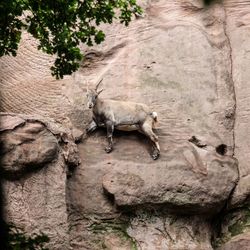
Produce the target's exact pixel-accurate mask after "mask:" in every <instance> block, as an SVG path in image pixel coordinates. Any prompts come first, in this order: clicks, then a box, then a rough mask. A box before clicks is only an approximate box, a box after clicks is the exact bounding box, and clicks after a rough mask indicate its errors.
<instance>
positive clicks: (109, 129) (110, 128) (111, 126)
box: [105, 121, 114, 153]
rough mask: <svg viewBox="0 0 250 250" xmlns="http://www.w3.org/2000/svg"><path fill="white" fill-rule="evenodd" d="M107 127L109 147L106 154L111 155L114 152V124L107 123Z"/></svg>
mask: <svg viewBox="0 0 250 250" xmlns="http://www.w3.org/2000/svg"><path fill="white" fill-rule="evenodd" d="M106 127H107V138H108V146H107V147H106V148H105V151H106V153H110V152H111V151H112V150H113V132H114V123H113V122H112V121H108V122H106Z"/></svg>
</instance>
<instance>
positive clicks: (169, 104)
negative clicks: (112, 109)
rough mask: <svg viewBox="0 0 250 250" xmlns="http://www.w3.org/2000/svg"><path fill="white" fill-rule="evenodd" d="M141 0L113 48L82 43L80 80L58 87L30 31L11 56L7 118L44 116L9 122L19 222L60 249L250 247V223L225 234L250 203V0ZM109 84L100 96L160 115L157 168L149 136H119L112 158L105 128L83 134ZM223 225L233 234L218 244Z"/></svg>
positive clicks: (4, 101)
mask: <svg viewBox="0 0 250 250" xmlns="http://www.w3.org/2000/svg"><path fill="white" fill-rule="evenodd" d="M139 3H141V4H142V6H143V9H144V13H143V15H142V16H141V17H137V18H136V19H134V20H133V22H132V23H131V25H130V26H129V27H127V28H124V27H123V26H121V25H120V24H118V23H114V24H112V27H110V26H107V27H106V26H105V25H104V26H103V29H104V31H105V33H106V41H105V42H104V43H103V44H101V45H98V46H94V47H92V48H85V47H82V49H83V50H84V52H85V54H86V57H85V60H84V61H83V62H82V63H81V68H80V69H79V71H78V72H76V73H75V74H73V76H69V77H65V79H63V80H60V81H56V80H54V79H53V78H52V76H51V75H50V72H49V67H50V66H51V64H52V63H53V58H51V57H49V56H47V55H44V54H42V53H41V52H38V51H37V49H36V46H37V43H36V42H35V41H34V39H32V38H31V37H29V35H27V34H26V33H24V34H23V39H22V42H21V44H20V49H19V53H18V55H17V57H16V58H12V57H3V58H1V59H0V75H1V81H0V86H1V111H4V112H14V113H22V114H27V115H28V116H29V115H32V117H33V118H32V119H28V118H27V117H28V116H25V115H19V116H18V115H10V114H8V115H7V116H6V115H4V116H3V117H2V121H3V122H2V124H1V126H2V128H1V130H0V131H1V137H2V138H3V141H4V142H5V143H4V151H3V163H4V164H3V169H2V170H3V173H4V176H5V180H4V187H5V190H6V198H7V203H6V204H7V205H6V211H7V214H8V216H7V217H8V219H9V220H10V221H14V222H15V223H16V224H21V225H22V226H24V227H25V229H26V230H27V231H28V232H33V231H35V230H41V231H44V232H45V233H47V234H48V235H49V236H50V237H51V239H52V242H54V244H55V245H54V246H55V247H54V246H53V247H52V249H56V248H58V249H70V248H71V249H90V250H97V249H98V250H100V249H105V248H106V249H112V250H115V249H119V250H120V249H124V250H125V249H136V248H137V249H143V250H165V249H176V250H181V249H183V250H184V249H185V250H186V249H190V250H192V249H199V250H200V249H202V250H203V249H204V250H206V249H213V247H221V249H239V248H242V249H244V248H243V245H244V244H245V245H246V246H247V244H248V243H247V240H248V226H247V225H248V222H247V221H246V223H245V224H244V228H241V230H236V231H234V233H230V234H228V233H226V232H228V231H230V230H227V229H228V228H229V227H230V226H232V224H230V223H233V222H234V218H235V217H232V216H231V215H232V214H234V209H237V211H238V209H239V210H240V211H241V212H242V211H243V210H242V209H243V208H242V207H244V209H246V207H248V206H249V197H250V181H249V180H250V177H249V173H250V167H249V164H248V162H249V159H248V158H249V157H250V154H249V153H248V151H249V146H250V145H249V141H250V140H248V137H249V133H248V130H249V122H250V121H249V115H248V113H249V108H248V106H249V105H248V102H249V100H248V99H249V96H250V95H249V91H250V90H249V87H248V85H249V84H248V74H249V70H248V64H249V63H248V61H249V58H248V56H249V55H248V54H249V44H250V43H249V42H250V41H249V37H250V36H249V32H250V31H249V30H250V29H249V24H250V20H249V18H250V16H249V10H250V7H249V6H250V4H249V3H248V2H247V1H242V0H241V1H240V0H227V1H218V2H217V1H215V2H214V3H213V4H211V5H209V6H205V5H204V3H203V1H201V0H197V1H196V0H183V1H164V0H157V1H156V0H152V1H139ZM101 78H103V82H102V88H104V89H105V91H104V92H103V93H102V94H101V97H102V98H111V99H115V100H123V101H126V100H128V101H134V102H141V103H145V104H147V105H148V106H150V107H151V108H152V110H153V111H156V112H157V113H158V120H159V122H158V123H157V126H156V130H155V132H156V134H157V135H158V136H159V143H160V146H161V156H160V158H159V159H158V160H157V161H153V160H152V159H151V157H150V152H151V150H152V146H151V144H150V142H149V141H148V140H147V139H146V138H145V137H144V136H143V135H141V134H138V133H125V132H115V134H114V151H113V152H112V153H111V154H106V153H105V151H104V147H105V145H106V143H107V142H106V131H105V129H99V130H98V131H96V132H94V133H93V134H91V135H89V136H87V135H86V134H85V129H86V126H87V124H88V123H89V122H90V120H91V111H90V110H88V109H87V107H86V99H85V95H86V89H87V87H88V86H94V85H95V84H96V83H97V82H98V81H99V80H100V79H101ZM34 115H36V116H38V115H39V119H37V118H35V119H34ZM42 117H46V118H42ZM47 120H49V121H51V120H52V121H53V122H46V121H47ZM54 122H56V124H57V126H59V125H60V126H59V127H60V128H59V127H56V128H54V127H53V126H54V125H51V124H55V123H54ZM74 141H78V142H79V141H81V143H80V144H78V148H77V147H76V145H75V144H74ZM38 149H39V150H38ZM78 153H79V155H80V158H81V165H80V166H78V167H77V168H75V169H74V171H71V172H69V173H68V178H66V168H65V164H66V165H68V166H76V165H78V163H79V159H78ZM20 156H22V157H20ZM13 176H15V178H14V179H13ZM31 190H32V191H31ZM12 197H13V198H12ZM55 197H58V198H55ZM14 201H15V202H14ZM19 201H22V202H19ZM31 204H32V205H31ZM33 204H34V205H33ZM36 204H37V205H36ZM247 209H248V208H247ZM8 211H9V212H8ZM10 211H12V212H10ZM55 211H58V212H55ZM241 212H239V214H241ZM222 214H223V216H222ZM224 214H226V216H225V217H224ZM38 215H39V216H38ZM217 215H218V217H217ZM227 215H228V216H227ZM211 217H213V220H216V219H217V221H219V222H220V223H221V225H222V226H221V228H222V229H221V230H222V232H221V234H220V235H218V236H216V237H217V238H216V237H215V238H216V241H217V242H219V243H218V244H217V245H216V244H213V247H212V244H211V238H212V236H213V235H214V227H213V226H214V224H213V221H212V220H211ZM236 217H237V218H239V221H245V220H243V217H238V216H236ZM23 218H24V219H23ZM244 218H245V217H244ZM219 222H218V223H219ZM239 223H240V222H239ZM215 224H216V223H215ZM51 225H55V226H53V227H51ZM216 225H217V224H216ZM60 226H61V230H59V231H57V230H58V227H60ZM230 228H231V227H230ZM223 230H224V231H223ZM57 233H58V234H59V235H57ZM241 234H242V235H241ZM63 238H64V239H65V240H63ZM237 244H238V245H237ZM241 244H243V245H241ZM59 246H61V248H60V247H59ZM230 247H231V248H230Z"/></svg>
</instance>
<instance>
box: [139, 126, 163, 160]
mask: <svg viewBox="0 0 250 250" xmlns="http://www.w3.org/2000/svg"><path fill="white" fill-rule="evenodd" d="M141 130H142V132H143V134H145V135H146V136H147V137H149V138H150V140H151V141H152V142H153V153H152V155H151V156H152V158H153V159H154V160H157V159H158V158H159V156H160V145H159V142H158V136H157V135H156V134H155V133H154V132H153V130H152V127H151V126H150V125H149V124H147V123H144V124H143V125H142V127H141Z"/></svg>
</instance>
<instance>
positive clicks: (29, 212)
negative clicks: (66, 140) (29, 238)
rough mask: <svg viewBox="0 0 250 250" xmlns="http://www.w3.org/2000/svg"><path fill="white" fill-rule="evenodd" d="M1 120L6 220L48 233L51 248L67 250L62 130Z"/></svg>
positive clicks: (8, 117) (27, 119)
mask: <svg viewBox="0 0 250 250" xmlns="http://www.w3.org/2000/svg"><path fill="white" fill-rule="evenodd" d="M0 122H1V129H0V131H1V132H0V141H1V145H3V150H2V151H1V166H2V176H1V177H2V188H3V191H4V214H5V219H6V220H7V221H9V222H11V223H14V224H16V225H17V226H19V227H21V228H23V229H24V231H25V232H29V233H39V232H40V231H41V232H43V233H45V234H47V235H48V236H49V237H50V243H49V244H48V247H50V249H69V248H70V245H69V235H68V221H67V219H68V216H67V207H66V198H65V197H66V194H65V189H66V172H67V165H66V159H65V158H64V154H65V153H66V152H67V150H66V148H63V145H62V142H61V143H60V144H61V146H60V144H59V142H60V140H59V137H60V134H62V131H63V130H61V129H60V128H57V127H56V125H53V124H50V125H49V124H48V123H47V125H46V123H45V121H44V119H42V120H39V119H38V118H37V117H34V116H33V117H32V116H24V115H14V114H1V116H0ZM53 133H54V134H53ZM64 133H65V131H64ZM56 134H58V136H59V137H57V136H56ZM69 147H70V146H69V145H67V149H68V148H69ZM71 163H72V162H71ZM77 163H78V162H75V164H77ZM52 214H53V216H51V215H52Z"/></svg>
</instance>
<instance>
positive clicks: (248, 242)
mask: <svg viewBox="0 0 250 250" xmlns="http://www.w3.org/2000/svg"><path fill="white" fill-rule="evenodd" d="M249 248H250V232H248V233H243V234H240V235H237V236H235V237H233V238H232V239H231V240H230V241H228V242H227V243H226V244H225V245H223V247H221V248H219V249H220V250H237V249H241V250H249Z"/></svg>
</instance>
